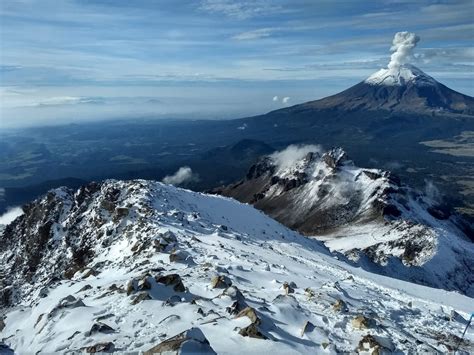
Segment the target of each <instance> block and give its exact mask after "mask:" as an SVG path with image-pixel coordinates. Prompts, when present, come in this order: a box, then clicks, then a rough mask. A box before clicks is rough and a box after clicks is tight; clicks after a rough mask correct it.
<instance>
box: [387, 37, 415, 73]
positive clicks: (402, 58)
mask: <svg viewBox="0 0 474 355" xmlns="http://www.w3.org/2000/svg"><path fill="white" fill-rule="evenodd" d="M419 41H420V37H418V36H417V35H416V34H414V33H411V32H406V31H405V32H397V33H395V37H393V42H392V47H391V48H390V50H391V51H392V52H393V53H392V55H391V57H390V63H388V67H389V69H393V68H398V67H399V66H400V65H402V64H405V63H406V62H407V61H408V60H409V59H410V57H411V55H412V52H413V49H414V48H415V47H416V44H417V43H418V42H419Z"/></svg>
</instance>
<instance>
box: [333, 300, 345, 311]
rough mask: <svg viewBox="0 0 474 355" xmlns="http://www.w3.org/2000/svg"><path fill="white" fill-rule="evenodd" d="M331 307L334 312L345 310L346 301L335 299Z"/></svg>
mask: <svg viewBox="0 0 474 355" xmlns="http://www.w3.org/2000/svg"><path fill="white" fill-rule="evenodd" d="M332 309H333V310H334V311H335V312H346V311H347V305H346V302H344V301H343V300H337V301H336V302H334V304H333V305H332Z"/></svg>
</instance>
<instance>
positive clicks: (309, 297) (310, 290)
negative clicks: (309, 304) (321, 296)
mask: <svg viewBox="0 0 474 355" xmlns="http://www.w3.org/2000/svg"><path fill="white" fill-rule="evenodd" d="M304 293H305V294H306V296H307V297H308V299H311V298H313V297H314V296H315V295H316V293H315V292H314V291H313V290H312V289H310V288H309V287H307V288H305V290H304Z"/></svg>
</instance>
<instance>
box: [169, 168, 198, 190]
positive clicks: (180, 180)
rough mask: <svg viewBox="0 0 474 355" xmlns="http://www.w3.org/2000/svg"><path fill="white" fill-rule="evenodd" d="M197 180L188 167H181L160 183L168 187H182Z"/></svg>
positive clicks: (196, 176)
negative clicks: (168, 185)
mask: <svg viewBox="0 0 474 355" xmlns="http://www.w3.org/2000/svg"><path fill="white" fill-rule="evenodd" d="M198 180H199V176H198V175H197V174H195V173H193V171H192V169H191V168H190V167H189V166H182V167H181V168H179V169H178V171H176V172H175V173H174V174H173V175H167V176H165V177H164V178H163V180H162V182H164V183H165V184H170V185H183V184H187V183H190V182H194V181H198Z"/></svg>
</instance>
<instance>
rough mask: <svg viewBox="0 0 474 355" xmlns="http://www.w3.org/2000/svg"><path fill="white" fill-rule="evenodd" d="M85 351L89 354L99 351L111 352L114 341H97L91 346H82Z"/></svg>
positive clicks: (113, 347)
mask: <svg viewBox="0 0 474 355" xmlns="http://www.w3.org/2000/svg"><path fill="white" fill-rule="evenodd" d="M83 349H84V350H85V351H86V353H89V354H94V353H100V352H112V351H114V349H115V346H114V343H112V342H105V343H97V344H95V345H92V346H88V347H86V348H83Z"/></svg>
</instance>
